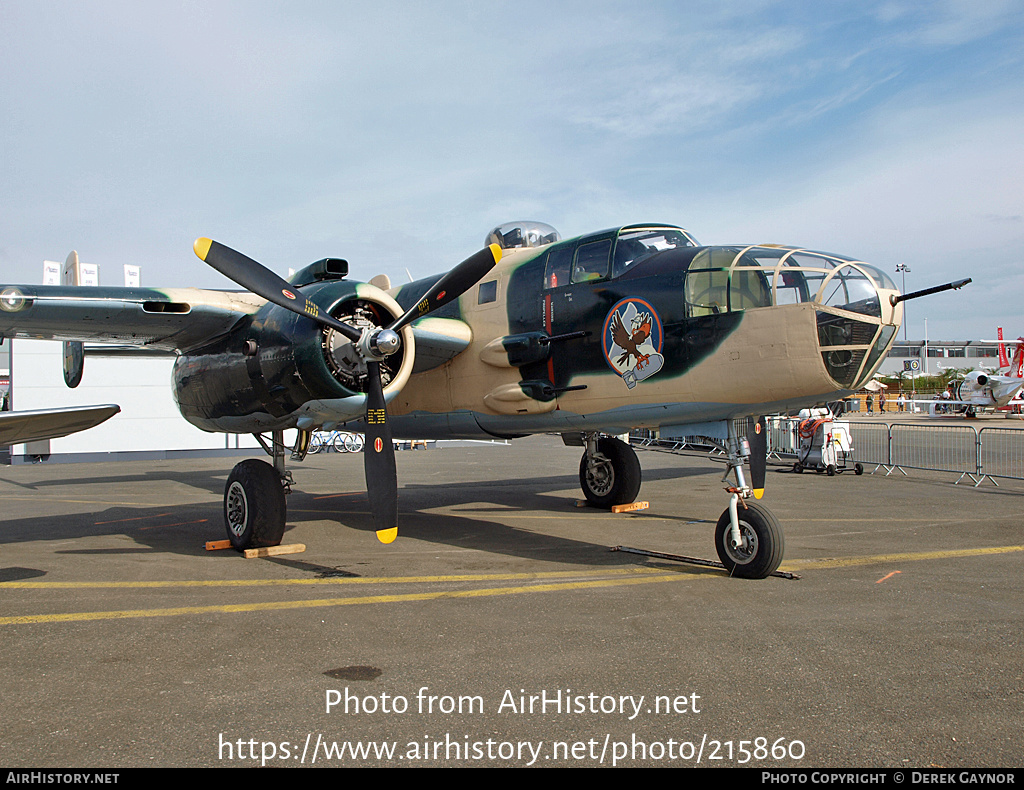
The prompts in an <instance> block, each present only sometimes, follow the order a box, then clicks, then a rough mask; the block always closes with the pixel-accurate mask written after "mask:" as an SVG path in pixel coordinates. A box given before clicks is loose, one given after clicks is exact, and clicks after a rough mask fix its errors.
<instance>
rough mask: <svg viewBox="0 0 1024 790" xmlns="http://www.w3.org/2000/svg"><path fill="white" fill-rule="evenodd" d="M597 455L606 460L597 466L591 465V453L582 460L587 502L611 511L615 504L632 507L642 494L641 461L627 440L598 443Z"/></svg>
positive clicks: (581, 481) (581, 482)
mask: <svg viewBox="0 0 1024 790" xmlns="http://www.w3.org/2000/svg"><path fill="white" fill-rule="evenodd" d="M597 452H598V454H600V455H603V456H604V457H605V459H607V460H603V461H598V462H597V463H595V464H594V465H593V466H591V465H590V464H588V463H587V454H586V453H583V458H582V459H580V488H582V489H583V494H584V496H586V498H587V501H588V502H590V504H592V505H594V506H595V507H600V508H604V509H606V510H607V509H609V508H611V507H612V506H614V505H628V504H629V503H630V502H635V501H636V496H637V494H638V493H640V481H641V479H642V473H641V471H640V459H638V458H637V457H636V452H635V451H634V450H633V448H632V447H630V446H629V445H628V444H626V443H625V442H623V441H620V440H619V439H613V438H612V437H610V436H606V437H604V438H602V439H598V440H597Z"/></svg>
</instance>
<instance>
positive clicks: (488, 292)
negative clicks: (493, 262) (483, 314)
mask: <svg viewBox="0 0 1024 790" xmlns="http://www.w3.org/2000/svg"><path fill="white" fill-rule="evenodd" d="M497 299H498V281H497V280H491V281H489V282H486V283H480V292H479V293H478V294H477V297H476V303H477V304H489V303H490V302H494V301H497Z"/></svg>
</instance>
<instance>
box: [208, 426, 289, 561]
mask: <svg viewBox="0 0 1024 790" xmlns="http://www.w3.org/2000/svg"><path fill="white" fill-rule="evenodd" d="M303 434H305V437H304V436H303ZM256 440H257V441H258V442H259V443H260V445H261V446H262V447H263V449H264V450H266V451H267V453H268V454H269V455H270V456H271V457H272V458H273V459H274V465H273V466H271V465H270V464H268V463H267V462H266V461H259V460H256V459H254V458H250V459H247V460H245V461H242V462H241V463H239V464H236V465H235V468H234V469H232V470H231V474H230V475H229V476H228V483H227V486H225V488H224V525H225V527H227V532H228V539H229V540H230V541H231V545H232V546H233V547H234V548H236V549H238V550H239V551H242V550H244V549H258V548H263V547H265V546H277V545H280V543H281V538H283V537H284V527H285V520H286V517H287V512H288V508H287V505H286V504H285V494H287V493H288V492H289V491H290V490H291V484H292V476H291V472H288V471H285V468H284V432H283V431H274V432H273V435H272V441H271V443H270V444H269V445H268V444H267V442H266V441H265V440H264V439H263V437H262V436H260V435H259V434H256ZM295 446H296V449H295V453H296V454H298V453H300V452H301V454H303V455H304V454H305V448H306V447H307V446H308V432H306V431H300V432H299V438H298V440H297V441H296V445H295ZM293 457H295V456H294V455H293Z"/></svg>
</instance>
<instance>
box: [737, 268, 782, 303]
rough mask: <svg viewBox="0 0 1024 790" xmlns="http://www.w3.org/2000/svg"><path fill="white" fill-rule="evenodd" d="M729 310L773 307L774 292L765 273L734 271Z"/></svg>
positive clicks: (744, 270) (745, 270)
mask: <svg viewBox="0 0 1024 790" xmlns="http://www.w3.org/2000/svg"><path fill="white" fill-rule="evenodd" d="M729 289H730V293H729V299H730V301H729V309H730V310H750V309H752V308H754V307H771V306H772V291H771V288H769V287H768V280H767V278H766V277H765V276H764V273H763V272H761V271H759V270H755V269H733V272H732V277H731V281H730V283H729Z"/></svg>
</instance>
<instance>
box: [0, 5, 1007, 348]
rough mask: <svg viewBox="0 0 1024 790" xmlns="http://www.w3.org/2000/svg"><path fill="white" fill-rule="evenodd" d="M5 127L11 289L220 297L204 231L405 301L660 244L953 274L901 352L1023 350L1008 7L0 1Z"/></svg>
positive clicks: (3, 260) (920, 278) (1, 143)
mask: <svg viewBox="0 0 1024 790" xmlns="http://www.w3.org/2000/svg"><path fill="white" fill-rule="evenodd" d="M371 5H372V8H371V7H370V6H371ZM0 106H2V108H3V112H2V118H0V195H2V198H3V202H2V211H0V279H2V280H4V281H8V282H39V281H40V279H41V272H42V261H43V260H44V259H51V260H61V261H62V260H63V259H64V257H66V255H67V253H68V252H69V251H70V250H71V249H77V250H78V251H79V253H80V255H81V257H82V259H83V260H85V261H88V262H91V263H97V264H99V265H100V267H101V278H102V281H103V282H104V283H105V284H119V283H120V279H121V266H122V264H125V263H131V264H141V265H142V267H143V273H142V277H143V284H145V285H153V286H187V285H196V286H200V287H212V288H219V287H225V288H226V287H230V284H229V283H228V282H227V281H226V280H224V279H223V278H222V277H221V276H220V275H219V274H217V273H216V272H214V271H212V270H209V269H208V268H207V267H206V266H204V265H203V264H202V263H201V262H200V261H199V260H198V259H197V258H195V256H194V255H193V254H192V251H191V244H192V240H193V239H194V238H195V237H197V236H210V237H212V238H215V239H217V240H218V241H221V242H223V243H225V244H228V245H230V246H233V247H235V248H237V249H239V250H241V251H243V252H245V253H247V254H249V255H251V256H252V257H255V258H257V259H258V260H261V261H262V262H264V263H265V264H267V265H268V266H270V267H271V268H273V269H275V270H276V271H277V272H279V273H280V274H282V275H283V274H286V273H287V269H288V268H289V267H295V268H297V267H299V266H302V265H304V264H306V263H308V262H310V261H312V260H316V259H318V258H322V257H325V256H337V257H345V258H347V259H348V260H349V261H350V263H351V267H352V273H353V276H355V277H358V278H360V279H369V278H370V277H372V276H373V275H375V274H377V273H379V272H386V273H388V274H389V275H390V276H391V277H392V279H393V280H395V281H403V280H404V279H405V275H404V270H405V269H406V268H408V269H409V270H410V271H411V272H412V274H413V275H414V276H424V275H427V274H430V273H433V272H437V271H442V270H445V269H447V268H450V267H451V266H452V265H454V264H455V263H457V262H458V261H459V260H461V259H463V258H465V257H466V256H468V255H469V254H471V253H472V252H473V251H475V250H476V249H478V248H479V247H480V246H481V245H482V243H483V240H484V236H485V234H486V233H487V231H488V230H489V229H490V228H491V227H493V226H495V225H497V224H499V223H502V222H506V221H510V220H515V219H534V220H540V221H544V222H548V223H550V224H552V225H554V226H555V227H556V228H558V229H559V230H560V231H561V232H562V234H563V236H567V237H568V236H572V235H577V234H580V233H585V232H588V231H592V230H597V229H600V228H605V227H610V226H614V225H621V224H627V223H631V222H638V221H658V222H669V223H673V224H679V225H682V226H684V227H686V228H687V229H689V230H690V231H692V232H693V233H694V235H696V236H697V238H698V239H700V240H701V241H702V242H704V243H710V244H725V243H755V242H775V243H781V244H794V245H800V246H805V247H809V248H812V249H823V250H828V251H831V252H837V253H841V254H845V255H850V256H854V257H859V258H862V259H864V260H867V261H869V262H872V263H875V264H876V265H878V266H880V267H882V268H884V269H885V270H887V271H889V272H890V273H892V272H893V269H894V267H895V265H896V264H897V263H906V264H907V265H908V266H909V267H910V268H911V274H910V275H908V277H907V287H908V290H914V289H919V288H924V287H926V286H929V285H933V284H936V283H939V282H944V281H947V280H950V279H955V278H959V277H963V276H972V277H974V279H975V282H974V284H972V285H971V286H969V287H968V288H967V289H965V290H963V291H960V292H957V293H955V294H946V295H941V296H936V297H931V298H928V299H926V300H921V301H917V302H911V303H910V305H909V308H908V318H909V325H908V329H909V335H910V337H911V338H921V337H923V335H924V318H925V317H928V320H929V322H928V334H929V336H930V337H931V338H932V339H939V338H949V339H954V338H966V337H974V338H978V337H986V338H987V337H992V336H993V335H994V332H995V327H996V325H997V324H1001V325H1003V326H1004V327H1005V328H1006V332H1007V334H1008V335H1012V336H1014V337H1016V335H1018V334H1024V267H1022V260H1021V258H1022V256H1021V250H1022V249H1024V199H1022V197H1021V195H1022V185H1024V5H1022V4H1021V3H1019V2H999V0H984V1H983V2H977V0H973V2H954V1H953V0H949V1H948V2H931V3H921V2H850V3H846V2H832V3H829V2H821V1H820V0H819V1H818V2H813V3H812V2H769V1H768V0H764V1H763V2H758V1H754V0H748V1H745V2H729V1H728V0H725V1H721V0H720V1H719V2H706V3H705V2H669V3H654V2H647V3H625V2H623V3H602V2H594V1H593V0H588V1H587V2H578V3H577V2H557V1H556V2H547V3H534V2H515V3H489V2H481V1H473V2H431V3H412V2H404V3H398V2H396V3H387V2H384V3H375V4H368V3H363V2H360V3H344V2H288V3H266V2H159V3H156V2H52V1H51V0H0ZM901 337H902V333H901Z"/></svg>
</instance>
